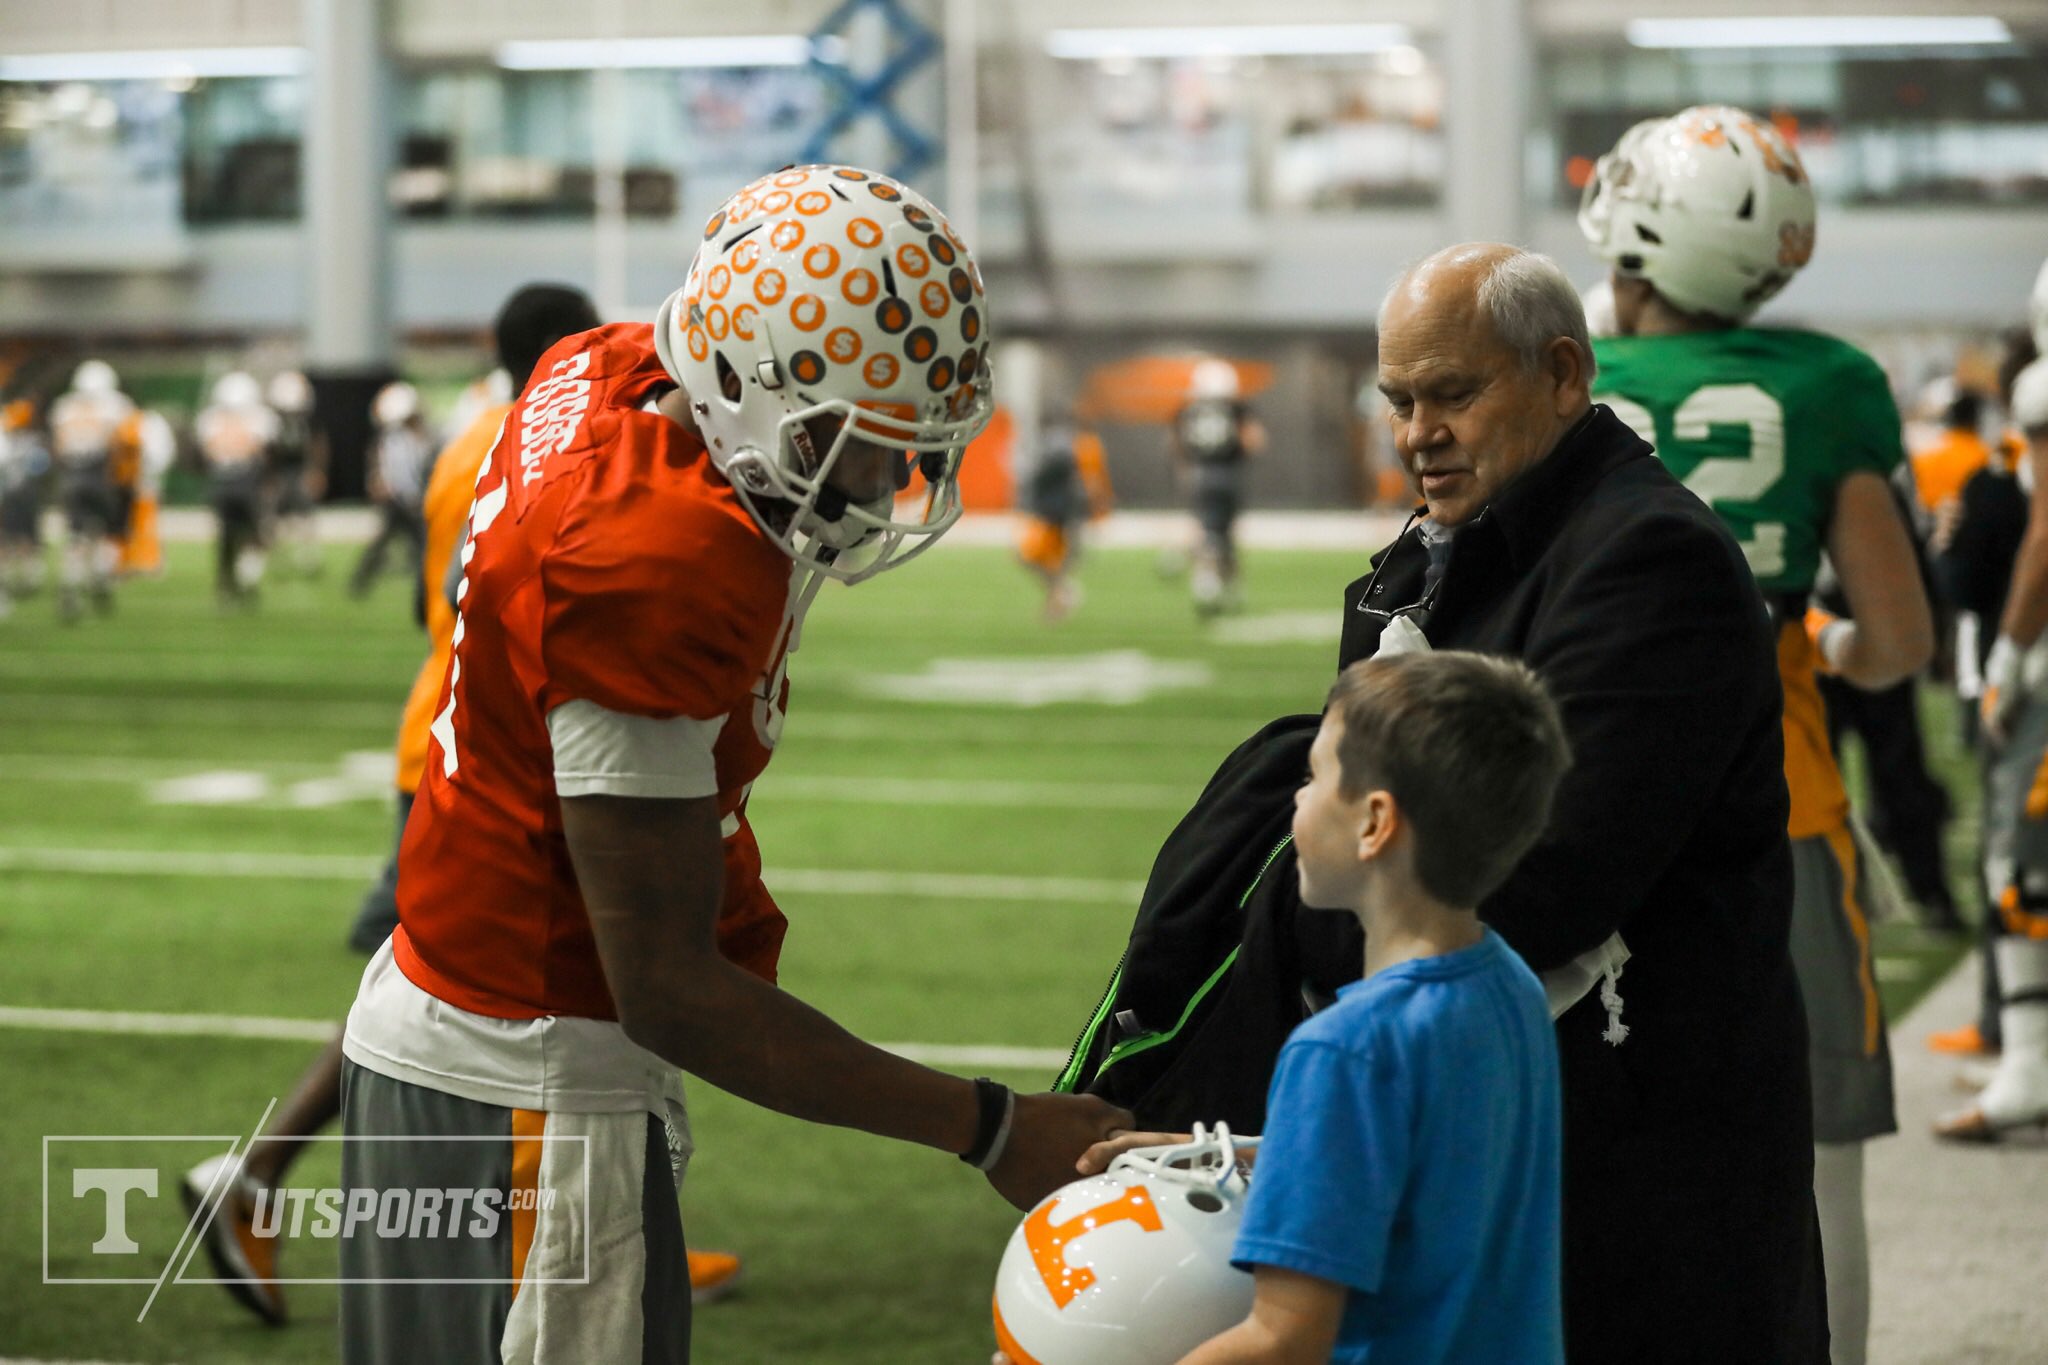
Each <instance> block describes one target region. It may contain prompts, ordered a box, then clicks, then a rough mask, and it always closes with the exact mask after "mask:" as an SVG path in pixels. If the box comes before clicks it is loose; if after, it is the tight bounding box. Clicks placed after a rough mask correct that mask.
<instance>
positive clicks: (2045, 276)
mask: <svg viewBox="0 0 2048 1365" xmlns="http://www.w3.org/2000/svg"><path fill="white" fill-rule="evenodd" d="M2027 328H2028V330H2029V331H2031V332H2033V334H2034V349H2035V350H2037V351H2039V352H2040V353H2041V354H2042V355H2048V261H2043V262H2041V273H2040V274H2038V275H2036V276H2034V292H2033V294H2032V296H2031V297H2029V298H2028V299H2027Z"/></svg>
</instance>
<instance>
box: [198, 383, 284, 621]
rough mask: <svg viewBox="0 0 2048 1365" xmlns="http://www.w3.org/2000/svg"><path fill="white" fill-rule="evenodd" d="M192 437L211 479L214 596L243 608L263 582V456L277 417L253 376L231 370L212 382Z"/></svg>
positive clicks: (271, 436)
mask: <svg viewBox="0 0 2048 1365" xmlns="http://www.w3.org/2000/svg"><path fill="white" fill-rule="evenodd" d="M193 434H194V435H195V436H196V437H197V438H198V441H199V453H200V454H201V455H202V456H203V457H204V458H205V460H206V472H207V474H208V476H209V477H210V479H211V481H212V488H211V499H212V502H213V515H214V519H215V522H216V527H215V540H214V575H213V586H214V594H215V596H216V597H218V598H219V600H220V604H221V606H223V607H234V606H245V605H248V604H250V603H253V602H254V601H255V600H256V590H257V588H258V587H259V586H260V585H261V584H262V582H263V562H264V546H263V454H264V452H265V451H266V450H268V449H269V448H270V442H271V440H272V439H273V438H274V437H275V436H276V435H277V414H276V413H274V412H272V411H271V410H270V408H269V407H268V406H267V405H266V404H265V403H264V401H263V389H262V387H261V386H260V385H259V384H257V382H256V380H255V378H254V377H253V376H251V375H248V374H245V373H244V372H242V371H241V370H234V371H230V372H229V373H227V374H224V375H222V376H221V377H220V378H219V379H218V380H216V381H214V385H213V401H212V402H210V403H208V404H207V406H206V408H205V409H204V410H203V411H202V412H201V413H200V414H199V419H198V421H197V422H196V423H194V425H193Z"/></svg>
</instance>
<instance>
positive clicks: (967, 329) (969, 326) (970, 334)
mask: <svg viewBox="0 0 2048 1365" xmlns="http://www.w3.org/2000/svg"><path fill="white" fill-rule="evenodd" d="M960 337H961V339H962V340H964V341H979V340H981V310H980V309H979V308H963V309H961V310H960Z"/></svg>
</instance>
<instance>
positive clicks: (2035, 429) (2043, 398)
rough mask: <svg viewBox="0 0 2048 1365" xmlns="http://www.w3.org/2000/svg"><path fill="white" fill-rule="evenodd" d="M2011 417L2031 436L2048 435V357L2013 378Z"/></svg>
mask: <svg viewBox="0 0 2048 1365" xmlns="http://www.w3.org/2000/svg"><path fill="white" fill-rule="evenodd" d="M2011 416H2012V424H2013V425H2014V426H2016V427H2018V428H2019V429H2020V430H2021V431H2023V432H2025V433H2026V434H2027V435H2029V436H2040V435H2043V434H2048V355H2044V356H2042V357H2041V358H2040V359H2039V360H2036V361H2035V362H2034V363H2033V364H2031V365H2029V366H2027V368H2025V369H2024V370H2021V371H2020V372H2019V374H2018V375H2016V376H2015V377H2014V378H2013V381H2012V413H2011ZM2025 467H2026V465H2025V464H2024V463H2023V464H2022V468H2025Z"/></svg>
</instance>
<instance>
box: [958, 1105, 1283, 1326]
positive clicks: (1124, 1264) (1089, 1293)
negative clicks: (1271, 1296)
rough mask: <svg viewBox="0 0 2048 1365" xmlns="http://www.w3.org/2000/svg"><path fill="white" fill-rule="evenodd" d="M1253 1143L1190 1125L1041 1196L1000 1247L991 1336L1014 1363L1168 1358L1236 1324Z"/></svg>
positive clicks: (1242, 1290) (1245, 1290)
mask: <svg viewBox="0 0 2048 1365" xmlns="http://www.w3.org/2000/svg"><path fill="white" fill-rule="evenodd" d="M1253 1141H1254V1142H1255V1141H1256V1139H1254V1140H1253ZM1250 1145H1252V1144H1251V1143H1233V1141H1232V1140H1231V1136H1230V1130H1229V1129H1228V1128H1226V1127H1224V1126H1223V1125H1222V1124H1220V1123H1219V1124H1217V1125H1216V1127H1215V1128H1214V1129H1213V1130H1205V1129H1204V1128H1203V1127H1202V1125H1200V1124H1196V1125H1195V1133H1194V1138H1193V1140H1192V1141H1190V1142H1186V1143H1181V1144H1177V1145H1175V1146H1170V1147H1143V1148H1138V1149H1136V1150H1133V1151H1129V1152H1125V1153H1124V1154H1123V1155H1121V1156H1119V1157H1118V1158H1117V1159H1116V1160H1115V1161H1113V1162H1112V1163H1110V1167H1109V1169H1108V1170H1107V1171H1105V1172H1103V1173H1102V1174H1101V1175H1098V1176H1091V1177H1090V1178H1088V1179H1086V1180H1077V1181H1075V1182H1074V1183H1073V1184H1071V1185H1067V1186H1065V1187H1063V1188H1062V1189H1059V1190H1057V1191H1055V1192H1054V1193H1053V1194H1051V1195H1048V1196H1047V1197H1046V1198H1045V1200H1044V1201H1043V1202H1041V1203H1040V1204H1039V1205H1038V1207H1037V1208H1035V1209H1033V1210H1032V1211H1031V1213H1030V1215H1029V1216H1028V1217H1026V1218H1025V1219H1024V1221H1023V1223H1022V1224H1021V1225H1020V1226H1019V1227H1018V1228H1017V1230H1016V1232H1014V1233H1012V1234H1011V1236H1010V1244H1009V1246H1008V1247H1006V1248H1005V1249H1004V1251H1003V1262H1002V1266H1001V1268H1000V1269H999V1270H998V1271H997V1272H996V1292H995V1306H994V1313H995V1330H996V1344H997V1345H998V1346H1000V1347H1001V1348H1002V1349H1003V1351H1004V1352H1005V1353H1006V1354H1007V1355H1008V1356H1009V1357H1010V1358H1011V1359H1012V1360H1013V1361H1016V1362H1018V1365H1170V1362H1173V1361H1177V1360H1179V1359H1180V1358H1181V1357H1182V1356H1183V1355H1186V1354H1187V1353H1188V1352H1189V1351H1190V1350H1192V1349H1194V1348H1195V1347H1196V1346H1198V1345H1200V1344H1201V1343H1202V1342H1204V1341H1207V1340H1208V1339H1209V1338H1210V1337H1212V1336H1215V1335H1216V1334H1217V1333H1218V1332H1221V1331H1223V1330H1225V1329H1226V1328H1229V1327H1232V1326H1234V1325H1236V1324H1237V1323H1238V1322H1240V1321H1241V1320H1243V1318H1244V1316H1245V1314H1246V1313H1247V1312H1249V1311H1250V1309H1251V1305H1252V1277H1251V1276H1250V1275H1248V1274H1246V1273H1245V1272H1244V1271H1241V1270H1238V1269H1237V1268H1235V1267H1234V1266H1232V1265H1231V1264H1230V1250H1231V1245H1232V1243H1233V1242H1234V1241H1235V1240H1236V1237H1237V1229H1238V1225H1239V1224H1240V1223H1241V1222H1242V1221H1243V1219H1244V1199H1245V1193H1246V1190H1247V1185H1246V1181H1245V1177H1244V1173H1243V1172H1242V1171H1241V1170H1240V1169H1239V1167H1238V1164H1237V1148H1238V1147H1240V1146H1250Z"/></svg>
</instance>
